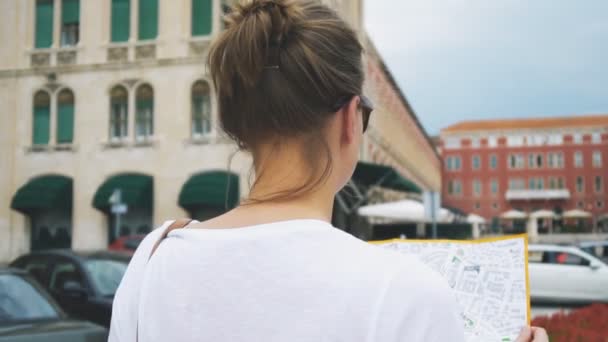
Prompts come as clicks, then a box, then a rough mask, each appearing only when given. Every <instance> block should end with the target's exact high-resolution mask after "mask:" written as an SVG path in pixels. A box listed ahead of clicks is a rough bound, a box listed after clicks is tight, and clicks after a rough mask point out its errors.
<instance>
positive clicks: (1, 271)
mask: <svg viewBox="0 0 608 342" xmlns="http://www.w3.org/2000/svg"><path fill="white" fill-rule="evenodd" d="M0 274H19V275H27V274H28V273H27V272H25V271H24V270H20V269H18V268H13V267H0Z"/></svg>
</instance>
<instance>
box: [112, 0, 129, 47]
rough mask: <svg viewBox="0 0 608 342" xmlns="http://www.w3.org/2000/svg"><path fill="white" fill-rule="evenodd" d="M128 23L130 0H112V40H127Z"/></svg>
mask: <svg viewBox="0 0 608 342" xmlns="http://www.w3.org/2000/svg"><path fill="white" fill-rule="evenodd" d="M130 23H131V5H130V0H112V22H111V24H112V34H111V35H112V37H111V38H112V42H115V43H116V42H126V41H128V40H129V31H130V30H129V26H130V25H131V24H130Z"/></svg>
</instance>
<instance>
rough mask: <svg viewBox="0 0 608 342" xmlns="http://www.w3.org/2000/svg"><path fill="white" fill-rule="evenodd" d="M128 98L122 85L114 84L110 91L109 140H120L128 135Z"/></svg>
mask: <svg viewBox="0 0 608 342" xmlns="http://www.w3.org/2000/svg"><path fill="white" fill-rule="evenodd" d="M128 98H129V97H128V93H127V90H126V89H125V88H124V87H123V86H116V87H114V88H113V89H112V91H111V92H110V140H117V139H118V140H120V139H123V138H125V137H126V136H127V135H128V130H127V126H128V125H127V122H128V117H129V115H128V108H129V105H128V103H129V100H128Z"/></svg>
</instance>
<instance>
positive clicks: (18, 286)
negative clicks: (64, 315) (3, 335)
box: [0, 274, 59, 324]
mask: <svg viewBox="0 0 608 342" xmlns="http://www.w3.org/2000/svg"><path fill="white" fill-rule="evenodd" d="M55 318H59V313H58V312H57V310H55V308H54V307H53V306H52V305H51V304H50V303H49V302H48V300H47V299H46V298H45V297H44V296H42V294H40V292H38V290H37V289H36V288H34V287H33V286H32V285H31V284H30V283H29V282H28V281H26V280H24V279H23V278H21V277H19V276H16V275H13V274H0V324H3V323H7V322H13V321H28V320H38V319H55Z"/></svg>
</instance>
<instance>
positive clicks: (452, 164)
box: [445, 156, 462, 171]
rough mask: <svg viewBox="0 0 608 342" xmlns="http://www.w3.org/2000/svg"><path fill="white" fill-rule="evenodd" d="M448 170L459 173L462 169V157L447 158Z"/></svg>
mask: <svg viewBox="0 0 608 342" xmlns="http://www.w3.org/2000/svg"><path fill="white" fill-rule="evenodd" d="M445 164H446V168H447V169H448V170H449V171H458V170H460V168H461V166H462V165H461V159H460V156H449V157H447V158H446V162H445Z"/></svg>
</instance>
